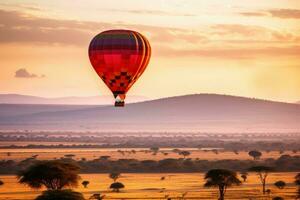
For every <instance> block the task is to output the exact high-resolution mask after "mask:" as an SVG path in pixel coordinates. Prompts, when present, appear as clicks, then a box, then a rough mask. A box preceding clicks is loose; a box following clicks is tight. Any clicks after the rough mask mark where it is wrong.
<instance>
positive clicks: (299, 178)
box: [295, 173, 300, 186]
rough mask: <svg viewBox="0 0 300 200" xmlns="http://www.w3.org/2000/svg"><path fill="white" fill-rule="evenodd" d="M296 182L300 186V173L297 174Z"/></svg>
mask: <svg viewBox="0 0 300 200" xmlns="http://www.w3.org/2000/svg"><path fill="white" fill-rule="evenodd" d="M295 183H296V185H298V186H300V173H298V174H297V175H296V176H295Z"/></svg>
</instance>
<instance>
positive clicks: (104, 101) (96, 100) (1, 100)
mask: <svg viewBox="0 0 300 200" xmlns="http://www.w3.org/2000/svg"><path fill="white" fill-rule="evenodd" d="M126 100H127V102H128V103H133V102H140V101H146V100H148V98H146V97H143V96H128V97H127V98H126ZM113 102H114V99H113V96H112V95H111V96H90V97H60V98H44V97H36V96H30V95H20V94H0V104H54V105H110V104H112V103H113Z"/></svg>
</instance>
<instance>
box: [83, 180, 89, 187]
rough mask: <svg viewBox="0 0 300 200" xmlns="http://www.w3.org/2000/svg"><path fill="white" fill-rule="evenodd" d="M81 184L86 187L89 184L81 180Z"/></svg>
mask: <svg viewBox="0 0 300 200" xmlns="http://www.w3.org/2000/svg"><path fill="white" fill-rule="evenodd" d="M81 184H82V185H83V187H84V188H87V186H88V185H89V184H90V182H89V181H82V183H81Z"/></svg>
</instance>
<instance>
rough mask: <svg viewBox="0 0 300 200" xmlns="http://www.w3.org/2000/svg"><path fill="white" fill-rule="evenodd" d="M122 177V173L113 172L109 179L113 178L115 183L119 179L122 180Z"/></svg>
mask: <svg viewBox="0 0 300 200" xmlns="http://www.w3.org/2000/svg"><path fill="white" fill-rule="evenodd" d="M120 176H121V173H120V172H111V173H110V174H109V178H111V179H112V180H113V181H114V182H116V181H117V180H118V178H120Z"/></svg>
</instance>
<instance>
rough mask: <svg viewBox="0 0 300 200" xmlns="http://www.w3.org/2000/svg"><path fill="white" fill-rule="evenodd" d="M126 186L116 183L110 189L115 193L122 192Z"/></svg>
mask: <svg viewBox="0 0 300 200" xmlns="http://www.w3.org/2000/svg"><path fill="white" fill-rule="evenodd" d="M124 187H125V186H124V184H123V183H120V182H114V183H112V184H111V185H110V187H109V188H110V189H112V190H113V191H114V192H120V189H123V188H124Z"/></svg>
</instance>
